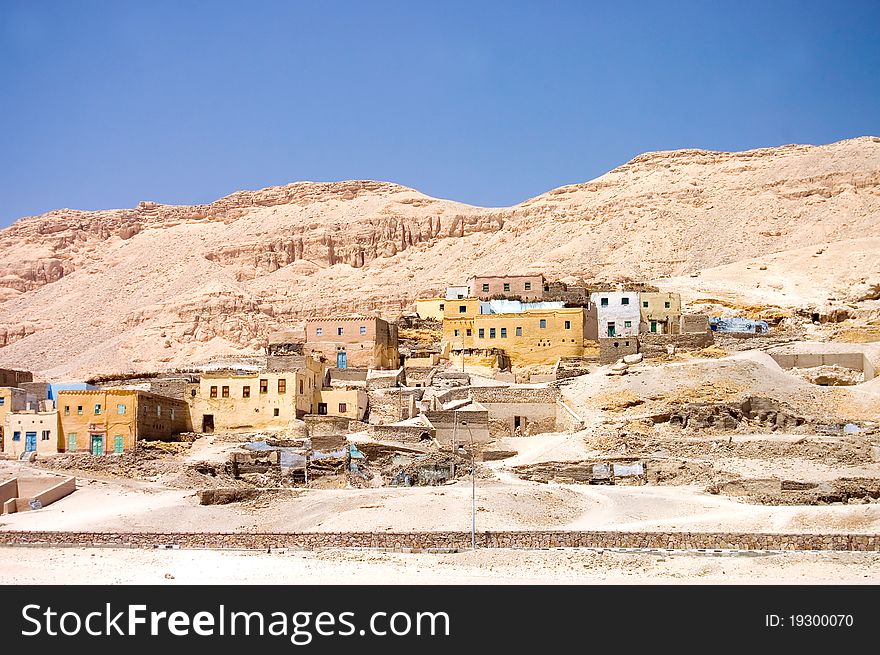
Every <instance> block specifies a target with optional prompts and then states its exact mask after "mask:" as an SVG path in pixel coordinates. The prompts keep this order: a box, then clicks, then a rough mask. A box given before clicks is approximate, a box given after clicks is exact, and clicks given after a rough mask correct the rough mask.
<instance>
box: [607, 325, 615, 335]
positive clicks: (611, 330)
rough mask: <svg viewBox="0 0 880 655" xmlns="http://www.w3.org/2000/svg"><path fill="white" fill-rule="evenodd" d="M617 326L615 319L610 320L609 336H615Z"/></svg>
mask: <svg viewBox="0 0 880 655" xmlns="http://www.w3.org/2000/svg"><path fill="white" fill-rule="evenodd" d="M615 328H616V326H615V325H614V321H609V322H608V336H609V337H613V336H614V331H615Z"/></svg>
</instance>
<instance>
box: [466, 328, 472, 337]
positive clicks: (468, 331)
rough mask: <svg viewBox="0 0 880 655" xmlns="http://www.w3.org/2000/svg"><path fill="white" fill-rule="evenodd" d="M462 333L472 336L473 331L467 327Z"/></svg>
mask: <svg viewBox="0 0 880 655" xmlns="http://www.w3.org/2000/svg"><path fill="white" fill-rule="evenodd" d="M464 333H465V336H468V337H470V336H473V334H474V331H473V330H472V329H470V328H468V329H467V330H465V331H464Z"/></svg>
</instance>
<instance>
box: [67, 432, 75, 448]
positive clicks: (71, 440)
mask: <svg viewBox="0 0 880 655" xmlns="http://www.w3.org/2000/svg"><path fill="white" fill-rule="evenodd" d="M67 450H68V451H74V450H76V432H68V433H67Z"/></svg>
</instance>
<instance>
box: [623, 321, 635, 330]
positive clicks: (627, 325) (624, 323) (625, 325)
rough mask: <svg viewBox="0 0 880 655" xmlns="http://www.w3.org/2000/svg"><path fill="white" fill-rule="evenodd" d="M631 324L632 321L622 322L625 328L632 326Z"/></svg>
mask: <svg viewBox="0 0 880 655" xmlns="http://www.w3.org/2000/svg"><path fill="white" fill-rule="evenodd" d="M632 326H633V322H632V321H624V322H623V327H625V328H628V327H632Z"/></svg>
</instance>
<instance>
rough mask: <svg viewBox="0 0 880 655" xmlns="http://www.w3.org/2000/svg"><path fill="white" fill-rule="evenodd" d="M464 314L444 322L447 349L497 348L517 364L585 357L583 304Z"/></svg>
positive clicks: (543, 362)
mask: <svg viewBox="0 0 880 655" xmlns="http://www.w3.org/2000/svg"><path fill="white" fill-rule="evenodd" d="M478 307H479V305H478ZM478 311H479V309H478ZM462 314H463V316H462V317H461V318H449V317H448V315H447V318H446V319H445V320H444V321H443V344H444V352H447V353H458V352H461V351H462V350H487V349H492V348H497V349H501V350H503V351H504V352H505V354H506V355H507V357H508V358H509V359H510V361H511V363H512V364H514V365H525V364H555V363H556V361H557V360H558V359H559V358H560V357H582V356H583V353H584V338H585V334H586V331H587V328H586V321H587V316H586V312H585V311H584V309H583V308H582V307H565V308H559V309H541V310H529V311H525V312H521V313H517V314H479V313H477V314H476V315H471V316H468V315H467V312H462Z"/></svg>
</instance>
